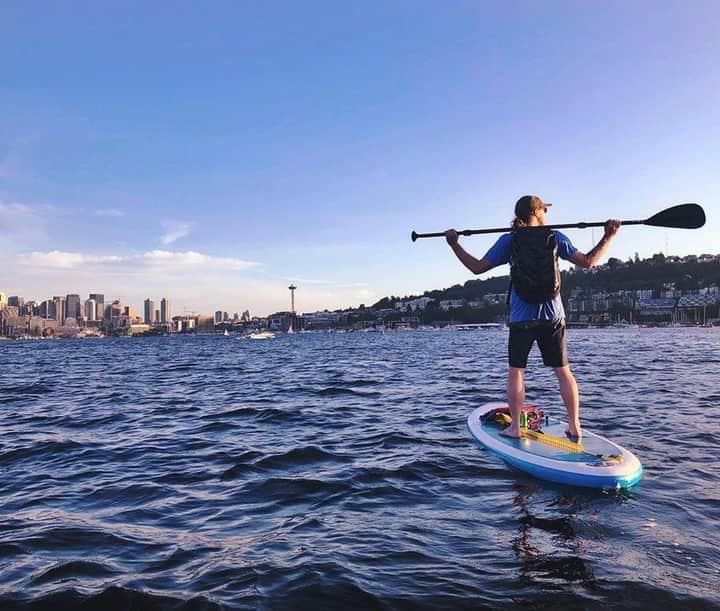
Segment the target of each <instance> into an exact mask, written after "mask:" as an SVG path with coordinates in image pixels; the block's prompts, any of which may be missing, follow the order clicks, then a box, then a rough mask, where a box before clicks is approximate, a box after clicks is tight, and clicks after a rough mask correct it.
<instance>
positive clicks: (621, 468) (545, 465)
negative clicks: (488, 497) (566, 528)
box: [467, 403, 643, 489]
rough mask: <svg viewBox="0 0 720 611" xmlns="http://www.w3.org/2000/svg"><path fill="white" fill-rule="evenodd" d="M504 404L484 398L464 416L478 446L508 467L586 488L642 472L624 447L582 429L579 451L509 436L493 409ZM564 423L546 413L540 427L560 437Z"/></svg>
mask: <svg viewBox="0 0 720 611" xmlns="http://www.w3.org/2000/svg"><path fill="white" fill-rule="evenodd" d="M507 409H508V408H507V404H506V403H486V404H485V405H482V406H480V407H478V408H477V409H475V410H474V411H473V412H472V413H471V414H470V415H469V416H468V421H467V425H468V430H469V431H470V434H471V435H472V436H473V438H474V439H475V440H476V441H477V442H478V443H479V444H480V445H481V446H483V447H485V448H487V449H488V450H490V451H491V452H493V453H494V454H497V455H498V456H499V457H500V458H502V459H503V460H504V461H505V462H507V463H509V464H510V465H512V466H513V467H515V468H517V469H520V470H521V471H525V472H526V473H530V474H531V475H534V476H535V477H539V478H541V479H546V480H549V481H552V482H557V483H560V484H570V485H573V486H585V487H589V488H603V489H610V488H628V487H630V486H632V485H633V484H635V483H637V482H638V481H639V480H640V478H641V477H642V472H643V469H642V465H641V464H640V461H639V460H638V459H637V457H636V456H635V455H634V454H633V453H632V452H630V451H629V450H627V449H625V448H623V447H622V446H620V445H618V444H616V443H613V442H612V441H610V440H608V439H606V438H605V437H601V436H600V435H596V434H595V433H591V432H589V431H587V430H585V429H583V437H582V452H578V451H573V450H568V449H567V448H563V447H557V446H555V445H552V444H549V443H547V442H544V441H540V440H537V439H533V438H530V437H522V438H521V439H512V438H510V437H505V436H504V435H500V431H501V430H502V429H503V427H502V426H501V425H499V424H498V423H497V422H496V420H495V418H494V414H495V413H496V412H497V411H498V410H500V411H505V410H507ZM566 429H567V425H566V424H565V423H564V422H561V421H559V420H553V419H552V418H549V419H548V420H547V421H543V422H542V425H541V428H540V432H541V433H544V434H545V435H548V436H552V437H558V438H562V439H565V430H566Z"/></svg>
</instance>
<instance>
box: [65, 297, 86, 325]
mask: <svg viewBox="0 0 720 611" xmlns="http://www.w3.org/2000/svg"><path fill="white" fill-rule="evenodd" d="M81 316H82V307H81V303H80V295H66V296H65V319H68V318H72V319H74V320H76V321H77V320H80V317H81Z"/></svg>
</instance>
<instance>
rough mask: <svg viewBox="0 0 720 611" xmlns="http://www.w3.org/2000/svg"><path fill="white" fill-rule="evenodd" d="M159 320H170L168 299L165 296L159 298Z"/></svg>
mask: <svg viewBox="0 0 720 611" xmlns="http://www.w3.org/2000/svg"><path fill="white" fill-rule="evenodd" d="M160 322H161V323H164V324H167V323H170V322H172V317H171V316H170V301H168V299H167V298H166V297H163V298H162V299H161V300H160Z"/></svg>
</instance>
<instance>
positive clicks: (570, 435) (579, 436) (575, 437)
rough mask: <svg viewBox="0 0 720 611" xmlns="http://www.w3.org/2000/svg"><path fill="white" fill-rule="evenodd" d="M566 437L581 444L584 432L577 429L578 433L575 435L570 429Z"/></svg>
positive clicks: (566, 432)
mask: <svg viewBox="0 0 720 611" xmlns="http://www.w3.org/2000/svg"><path fill="white" fill-rule="evenodd" d="M565 435H566V436H567V438H568V439H569V440H570V441H574V442H575V443H580V441H581V440H582V431H581V430H579V429H577V430H576V433H573V432H572V431H571V430H570V429H567V430H566V431H565Z"/></svg>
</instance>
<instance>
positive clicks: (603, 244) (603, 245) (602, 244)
mask: <svg viewBox="0 0 720 611" xmlns="http://www.w3.org/2000/svg"><path fill="white" fill-rule="evenodd" d="M618 229H620V221H617V220H615V219H610V220H609V221H607V222H606V223H605V234H604V235H603V237H602V238H601V239H600V241H599V242H598V243H597V244H596V245H595V248H593V249H592V250H591V251H590V252H589V253H587V254H584V253H581V252H580V251H579V250H576V251H575V252H574V253H573V254H572V256H571V257H570V261H571V262H572V263H574V264H575V265H579V266H580V267H584V268H585V269H590V268H591V267H595V266H596V265H597V264H598V262H599V261H600V259H602V258H603V257H604V256H605V253H606V252H607V249H608V246H610V240H612V239H613V238H614V237H615V234H616V233H617V232H618Z"/></svg>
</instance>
